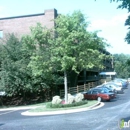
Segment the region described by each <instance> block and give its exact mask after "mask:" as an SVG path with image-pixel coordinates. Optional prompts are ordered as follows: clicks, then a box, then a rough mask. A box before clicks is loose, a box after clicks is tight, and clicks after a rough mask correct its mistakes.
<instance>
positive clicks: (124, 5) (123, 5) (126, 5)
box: [111, 0, 130, 44]
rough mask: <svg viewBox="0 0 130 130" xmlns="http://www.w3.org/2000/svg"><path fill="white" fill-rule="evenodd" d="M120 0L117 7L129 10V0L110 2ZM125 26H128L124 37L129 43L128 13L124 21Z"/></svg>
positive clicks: (129, 19) (129, 23) (129, 26)
mask: <svg viewBox="0 0 130 130" xmlns="http://www.w3.org/2000/svg"><path fill="white" fill-rule="evenodd" d="M112 1H114V2H120V3H121V4H120V5H119V6H118V7H117V8H121V9H127V10H128V13H129V12H130V0H111V2H112ZM125 26H128V32H127V34H126V37H125V41H126V42H127V43H128V44H130V15H129V16H128V18H127V19H126V21H125Z"/></svg>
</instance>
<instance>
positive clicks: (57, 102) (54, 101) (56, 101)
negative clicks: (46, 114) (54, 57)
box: [52, 96, 62, 104]
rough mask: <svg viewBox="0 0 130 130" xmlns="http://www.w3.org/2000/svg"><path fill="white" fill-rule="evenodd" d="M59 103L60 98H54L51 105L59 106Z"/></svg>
mask: <svg viewBox="0 0 130 130" xmlns="http://www.w3.org/2000/svg"><path fill="white" fill-rule="evenodd" d="M61 101H62V100H61V99H60V96H54V97H53V99H52V104H60V103H61Z"/></svg>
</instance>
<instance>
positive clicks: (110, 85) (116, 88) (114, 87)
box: [104, 82, 124, 93]
mask: <svg viewBox="0 0 130 130" xmlns="http://www.w3.org/2000/svg"><path fill="white" fill-rule="evenodd" d="M104 85H105V86H106V87H108V88H111V89H112V90H113V91H115V92H116V93H124V90H123V88H122V87H121V86H119V85H117V84H115V83H114V82H107V83H105V84H104Z"/></svg>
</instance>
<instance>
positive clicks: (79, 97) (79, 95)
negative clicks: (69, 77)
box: [75, 93, 84, 102]
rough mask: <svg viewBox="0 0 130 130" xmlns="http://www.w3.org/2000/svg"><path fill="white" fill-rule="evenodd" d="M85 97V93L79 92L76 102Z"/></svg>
mask: <svg viewBox="0 0 130 130" xmlns="http://www.w3.org/2000/svg"><path fill="white" fill-rule="evenodd" d="M83 98H84V96H83V94H81V93H78V94H77V95H76V97H75V102H81V101H82V100H83Z"/></svg>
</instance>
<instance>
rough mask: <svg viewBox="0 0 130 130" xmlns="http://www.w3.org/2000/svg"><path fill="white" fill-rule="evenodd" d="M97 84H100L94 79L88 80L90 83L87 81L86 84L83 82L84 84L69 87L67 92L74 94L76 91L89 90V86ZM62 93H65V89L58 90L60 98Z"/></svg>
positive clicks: (62, 95)
mask: <svg viewBox="0 0 130 130" xmlns="http://www.w3.org/2000/svg"><path fill="white" fill-rule="evenodd" d="M99 84H100V82H99V81H96V82H90V83H87V84H84V85H80V86H77V87H69V88H68V93H70V94H72V95H74V94H76V93H80V92H85V91H87V90H89V89H90V88H93V87H95V86H97V85H99ZM64 94H65V91H64V90H60V97H61V98H63V97H64Z"/></svg>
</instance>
